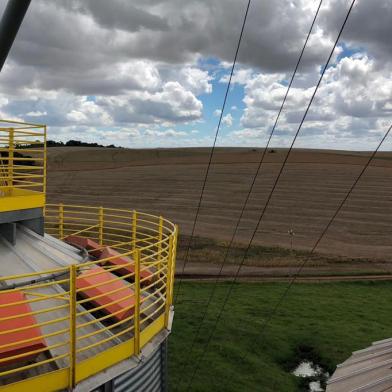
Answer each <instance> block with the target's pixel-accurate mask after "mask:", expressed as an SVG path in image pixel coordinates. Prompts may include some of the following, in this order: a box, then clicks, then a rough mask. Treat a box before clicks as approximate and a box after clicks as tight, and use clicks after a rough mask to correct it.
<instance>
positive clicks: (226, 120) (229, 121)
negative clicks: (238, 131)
mask: <svg viewBox="0 0 392 392" xmlns="http://www.w3.org/2000/svg"><path fill="white" fill-rule="evenodd" d="M222 124H223V125H226V126H227V127H231V126H232V125H233V117H232V115H231V114H230V113H228V114H226V116H223V117H222Z"/></svg>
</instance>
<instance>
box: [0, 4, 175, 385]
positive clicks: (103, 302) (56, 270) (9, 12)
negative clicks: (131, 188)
mask: <svg viewBox="0 0 392 392" xmlns="http://www.w3.org/2000/svg"><path fill="white" fill-rule="evenodd" d="M29 4H30V0H9V1H8V4H7V7H6V9H5V12H4V15H3V18H2V20H1V22H0V70H1V68H2V66H3V64H4V62H5V60H6V58H7V55H8V53H9V51H10V48H11V46H12V43H13V41H14V39H15V36H16V34H17V32H18V29H19V26H20V24H21V23H22V20H23V18H24V15H25V13H26V11H27V9H28V7H29ZM46 161H47V154H46V127H45V126H43V125H39V124H30V123H21V122H19V121H4V120H0V389H1V390H5V391H8V392H13V391H59V390H75V391H164V390H166V382H167V377H166V352H167V343H166V342H167V337H168V335H169V333H170V329H171V323H172V319H173V310H172V298H173V280H174V264H175V258H176V244H177V232H178V231H177V227H176V226H175V225H173V224H172V223H171V222H169V221H168V220H166V219H164V218H163V217H160V216H154V215H151V214H147V213H142V212H138V211H134V210H125V209H114V208H103V207H95V206H80V205H79V206H74V205H62V204H59V205H48V204H46V198H45V194H46V193H45V189H46Z"/></svg>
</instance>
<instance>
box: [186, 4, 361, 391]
mask: <svg viewBox="0 0 392 392" xmlns="http://www.w3.org/2000/svg"><path fill="white" fill-rule="evenodd" d="M355 1H356V0H352V2H351V5H350V8H349V9H348V11H347V13H346V17H345V18H344V21H343V24H342V26H341V28H340V30H339V34H338V36H337V38H336V40H335V42H334V45H333V47H332V50H331V52H330V54H329V56H328V59H327V62H326V64H325V66H324V68H323V70H322V72H321V75H320V78H319V80H318V82H317V85H316V87H315V89H314V91H313V94H312V96H311V98H310V101H309V104H308V106H307V108H306V110H305V113H304V115H303V117H302V119H301V122H300V124H299V127H298V129H297V131H296V133H295V135H294V138H293V140H292V143H291V145H290V148H289V150H288V152H287V154H286V157H285V159H284V161H283V164H282V166H281V168H280V170H279V173H278V176H277V177H276V179H275V181H274V184H273V187H272V189H271V191H270V193H269V195H268V198H267V201H266V203H265V205H264V207H263V209H262V212H261V214H260V217H259V220H258V223H257V225H256V227H255V229H254V231H253V233H252V236H251V239H250V241H249V243H248V246H247V248H246V250H245V252H244V256H243V258H242V260H241V262H240V264H239V266H238V268H237V271H236V274H235V276H234V279H233V280H232V282H231V284H230V287H229V289H228V292H227V294H226V297H225V299H224V301H223V304H222V307H221V310H220V311H219V313H218V316H217V318H216V319H215V323H214V326H213V327H212V330H211V333H210V335H209V337H208V340H207V344H206V346H205V348H204V350H203V352H202V354H201V356H200V359H199V361H197V362H196V365H195V369H194V371H193V373H192V376H191V378H190V379H189V383H188V388H190V386H191V385H192V382H193V379H194V377H195V375H196V373H197V371H198V369H199V364H200V362H201V361H202V359H203V357H204V355H205V354H206V352H207V350H208V346H209V344H210V343H211V340H212V337H213V335H214V333H215V330H216V327H217V325H218V323H219V321H220V319H221V317H222V314H223V311H224V309H225V307H226V305H227V302H228V300H229V298H230V296H231V293H232V291H233V287H234V284H235V282H236V280H237V278H238V275H239V272H240V270H241V267H242V266H243V264H244V262H245V260H246V257H247V255H248V252H249V249H250V247H251V245H252V243H253V240H254V238H255V236H256V233H257V232H258V230H259V227H260V224H261V222H262V219H263V217H264V214H265V211H266V209H267V207H268V205H269V203H270V201H271V198H272V195H273V193H274V191H275V188H276V186H277V184H278V182H279V179H280V177H281V175H282V173H283V170H284V168H285V166H286V163H287V160H288V158H289V156H290V153H291V151H292V149H293V147H294V144H295V141H296V140H297V138H298V135H299V133H300V131H301V129H302V125H303V123H304V121H305V119H306V117H307V114H308V112H309V109H310V107H311V105H312V103H313V100H314V97H315V96H316V93H317V91H318V88H319V87H320V84H321V81H322V79H323V77H324V74H325V71H326V70H327V68H328V66H329V63H330V61H331V58H332V56H333V53H334V51H335V48H336V46H337V44H338V42H339V39H340V37H341V35H342V33H343V30H344V27H345V26H346V23H347V20H348V18H349V16H350V13H351V10H352V8H353V6H354V4H355Z"/></svg>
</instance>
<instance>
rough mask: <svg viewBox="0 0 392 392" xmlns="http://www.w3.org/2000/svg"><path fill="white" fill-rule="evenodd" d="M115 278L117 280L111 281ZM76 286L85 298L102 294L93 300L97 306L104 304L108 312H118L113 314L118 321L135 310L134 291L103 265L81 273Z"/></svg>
mask: <svg viewBox="0 0 392 392" xmlns="http://www.w3.org/2000/svg"><path fill="white" fill-rule="evenodd" d="M113 279H116V280H115V281H113V282H110V281H111V280H113ZM97 285H98V286H97ZM89 286H96V287H89ZM76 288H77V289H78V292H79V294H81V295H83V297H85V298H93V297H96V296H100V297H99V298H95V299H92V300H91V302H92V303H93V304H94V305H95V306H97V307H98V306H102V307H103V310H104V311H105V312H106V313H108V314H114V313H117V312H118V313H117V314H114V315H113V318H115V319H116V320H117V321H121V320H124V319H125V318H127V317H129V316H131V315H132V314H133V312H134V306H135V297H134V291H133V290H132V289H131V288H130V287H129V285H127V284H126V283H125V282H124V281H123V280H121V279H119V278H118V277H117V276H116V275H113V274H112V273H110V272H107V271H105V270H104V269H103V268H102V267H93V268H90V269H89V270H87V271H85V272H83V273H82V274H80V275H79V276H78V277H77V278H76ZM112 291H115V292H114V293H112ZM127 297H128V298H127Z"/></svg>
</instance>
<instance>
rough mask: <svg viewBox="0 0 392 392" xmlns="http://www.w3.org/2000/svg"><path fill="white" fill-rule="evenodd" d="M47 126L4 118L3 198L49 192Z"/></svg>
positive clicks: (0, 144)
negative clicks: (47, 184) (46, 188)
mask: <svg viewBox="0 0 392 392" xmlns="http://www.w3.org/2000/svg"><path fill="white" fill-rule="evenodd" d="M45 178H46V127H45V126H44V125H37V124H28V123H20V122H15V121H8V120H0V197H1V196H3V197H4V196H21V195H22V196H25V195H29V194H37V193H41V194H44V193H45V187H46V183H45V182H46V180H45Z"/></svg>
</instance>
